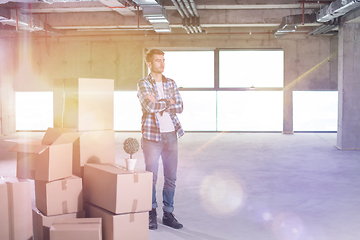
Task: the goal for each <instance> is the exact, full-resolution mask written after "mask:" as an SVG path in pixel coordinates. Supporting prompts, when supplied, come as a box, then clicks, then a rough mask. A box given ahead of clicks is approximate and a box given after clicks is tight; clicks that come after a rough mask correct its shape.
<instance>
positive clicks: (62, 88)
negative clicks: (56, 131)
mask: <svg viewBox="0 0 360 240" xmlns="http://www.w3.org/2000/svg"><path fill="white" fill-rule="evenodd" d="M53 86H54V89H53V99H54V127H59V128H76V129H77V130H78V131H96V130H111V129H113V128H114V80H113V79H92V78H67V79H56V80H54V85H53Z"/></svg>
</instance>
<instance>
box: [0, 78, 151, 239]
mask: <svg viewBox="0 0 360 240" xmlns="http://www.w3.org/2000/svg"><path fill="white" fill-rule="evenodd" d="M113 96H114V81H113V80H110V79H87V78H73V79H59V80H55V81H54V95H53V97H54V128H49V129H48V130H47V131H46V133H45V135H44V137H43V139H42V140H41V141H33V142H27V143H19V144H17V145H16V146H14V147H13V148H12V149H11V151H16V152H18V153H17V154H18V155H17V177H18V178H22V179H34V180H35V199H36V201H35V202H36V209H34V210H33V225H34V239H35V240H38V239H39V240H43V239H44V240H47V239H51V240H52V239H62V238H63V237H65V236H67V237H65V238H66V239H67V240H70V239H72V238H70V237H69V236H70V235H69V234H73V233H75V232H76V234H75V235H74V236H75V238H74V239H81V238H82V237H81V236H83V235H79V234H84V236H86V234H89V232H86V231H85V232H84V231H83V230H82V229H83V227H84V224H85V225H90V226H92V227H91V228H86V229H91V230H92V231H94V232H96V231H97V230H96V229H97V228H98V227H99V226H100V227H101V228H102V230H101V231H100V232H102V236H103V239H104V240H112V239H139V240H140V239H141V240H143V239H148V211H149V210H151V196H152V194H151V191H152V173H150V172H146V171H141V170H135V171H127V170H126V169H125V168H124V167H121V166H117V165H116V164H115V133H114V130H113V125H114V123H113V121H114V115H113V112H114V97H113ZM0 183H1V182H0ZM83 187H84V188H83ZM0 191H1V184H0ZM29 191H30V187H29ZM83 195H84V200H85V202H84V204H83ZM29 199H30V197H29ZM30 201H31V200H30ZM83 207H84V209H83ZM30 209H31V206H30ZM83 210H85V211H83ZM30 211H31V210H30ZM85 212H86V215H85ZM30 215H31V213H30ZM83 217H87V218H93V220H83V219H80V218H83ZM100 218H101V219H100ZM99 219H100V220H99ZM82 221H90V222H82ZM69 226H70V227H69ZM89 231H90V230H89ZM97 235H99V234H97ZM100 236H101V234H100ZM1 239H3V238H1ZM5 239H6V238H5ZM22 239H25V238H22ZM27 239H28V238H27ZM84 239H87V238H84ZM95 239H101V237H100V238H95Z"/></svg>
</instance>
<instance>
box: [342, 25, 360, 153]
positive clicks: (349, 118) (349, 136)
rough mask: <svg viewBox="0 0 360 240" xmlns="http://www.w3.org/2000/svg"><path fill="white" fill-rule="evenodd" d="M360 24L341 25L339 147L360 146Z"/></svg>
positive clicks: (350, 147) (355, 147)
mask: <svg viewBox="0 0 360 240" xmlns="http://www.w3.org/2000/svg"><path fill="white" fill-rule="evenodd" d="M359 62H360V24H356V23H343V24H341V25H340V27H339V65H338V91H339V109H338V111H339V113H338V132H337V147H338V148H339V149H343V150H349V149H353V150H355V149H356V150H360V67H359Z"/></svg>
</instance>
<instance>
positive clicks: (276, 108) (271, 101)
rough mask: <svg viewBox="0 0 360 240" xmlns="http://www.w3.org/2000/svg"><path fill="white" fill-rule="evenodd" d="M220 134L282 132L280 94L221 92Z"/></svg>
mask: <svg viewBox="0 0 360 240" xmlns="http://www.w3.org/2000/svg"><path fill="white" fill-rule="evenodd" d="M217 126H218V127H217V130H218V131H282V129H283V93H282V92H281V91H258V92H255V91H219V92H218V98H217Z"/></svg>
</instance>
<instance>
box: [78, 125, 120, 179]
mask: <svg viewBox="0 0 360 240" xmlns="http://www.w3.org/2000/svg"><path fill="white" fill-rule="evenodd" d="M86 163H111V164H115V132H114V130H107V131H90V132H81V136H80V137H79V138H78V139H77V140H76V141H75V142H74V144H73V174H75V175H77V176H79V177H83V172H84V165H85V164H86Z"/></svg>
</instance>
